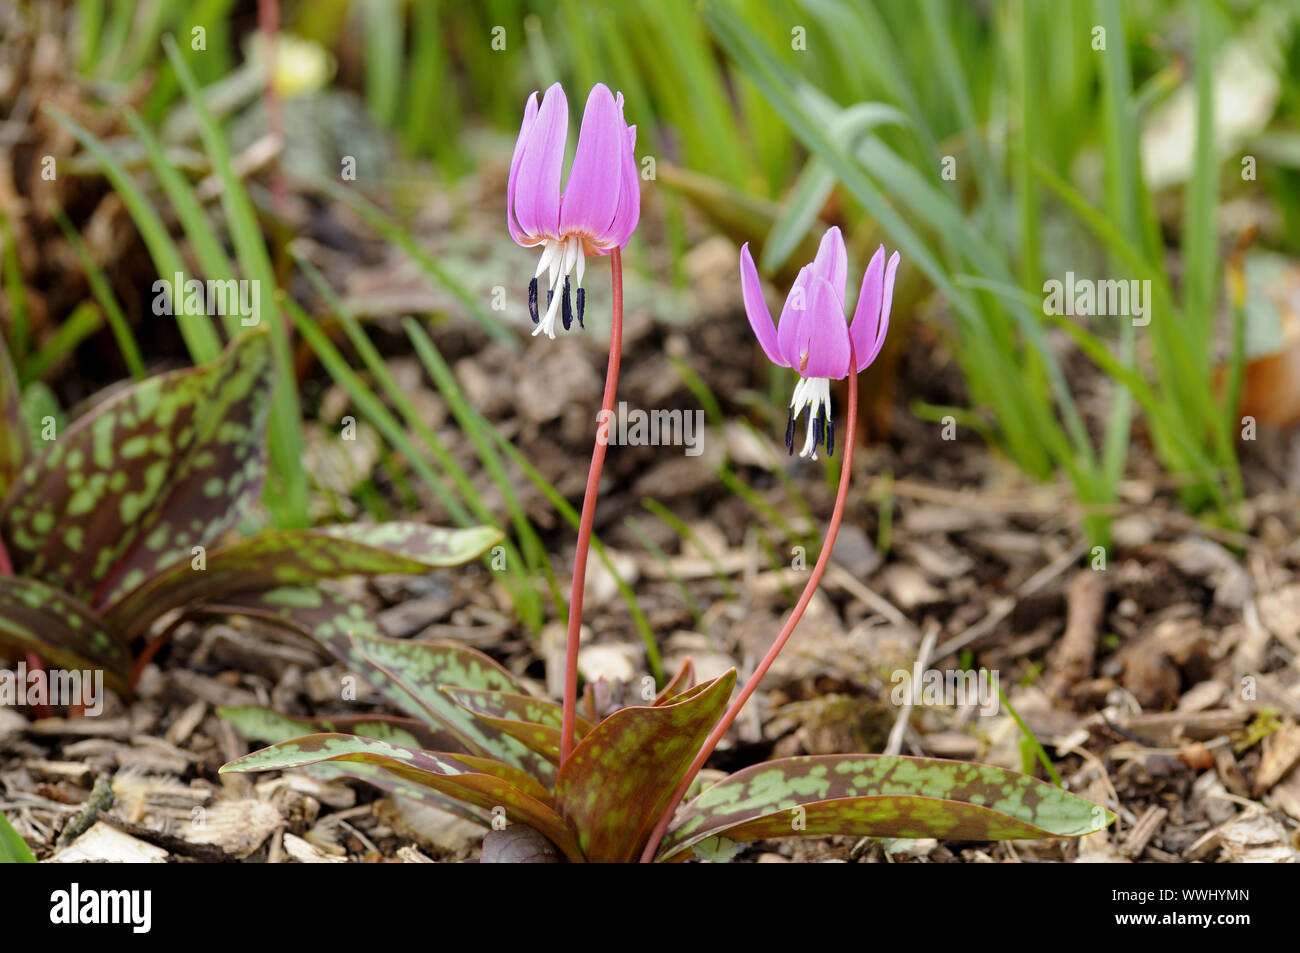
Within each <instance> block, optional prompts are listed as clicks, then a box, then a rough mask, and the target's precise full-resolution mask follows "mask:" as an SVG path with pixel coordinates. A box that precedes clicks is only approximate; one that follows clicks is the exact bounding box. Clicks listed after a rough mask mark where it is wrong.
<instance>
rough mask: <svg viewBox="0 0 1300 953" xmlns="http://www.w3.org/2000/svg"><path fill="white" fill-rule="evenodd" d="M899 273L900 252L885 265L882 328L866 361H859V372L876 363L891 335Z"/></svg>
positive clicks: (895, 253)
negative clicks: (890, 317) (896, 281)
mask: <svg viewBox="0 0 1300 953" xmlns="http://www.w3.org/2000/svg"><path fill="white" fill-rule="evenodd" d="M897 271H898V252H894V253H893V254H892V255H890V256H889V264H887V265H885V287H884V291H883V292H882V294H881V296H880V327H879V329H878V330H877V331H876V341H875V344H873V345H872V348H871V351H870V353H869V354H868V355H867V358H866V360H865V361H864V360H862V359H859V360H858V370H862V369H863V368H864V367H866V366H867V365H868V364H870V363H871V362H872V361H874V360H875V359H876V357H877V356H878V355H879V354H880V349H881V348H882V347H884V346H885V335H886V334H888V333H889V309H890V307H891V306H892V305H893V303H894V275H895V273H896V272H897ZM855 346H856V345H855Z"/></svg>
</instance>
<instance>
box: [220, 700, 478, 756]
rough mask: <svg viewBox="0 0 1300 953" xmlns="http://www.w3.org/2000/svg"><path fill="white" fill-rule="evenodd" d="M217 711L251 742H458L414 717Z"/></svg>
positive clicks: (440, 745) (431, 746)
mask: <svg viewBox="0 0 1300 953" xmlns="http://www.w3.org/2000/svg"><path fill="white" fill-rule="evenodd" d="M217 714H218V715H220V716H221V717H222V718H224V719H225V720H226V721H228V722H230V723H231V724H232V725H234V726H235V728H236V729H238V731H239V733H240V734H241V735H243V736H244V737H245V738H248V739H250V740H252V741H261V742H265V743H266V744H277V743H278V742H281V741H291V740H292V739H294V738H301V737H302V736H303V735H317V734H341V735H359V736H360V737H362V738H374V739H376V740H378V741H386V742H388V743H389V744H392V745H402V746H404V747H407V748H420V749H423V750H424V751H445V752H448V753H449V754H460V753H462V752H463V750H464V749H463V748H462V747H461V745H460V743H459V742H458V741H457V740H456V739H455V738H454V737H452V736H451V735H450V734H448V733H447V732H445V731H437V730H435V729H433V728H430V727H429V726H428V725H427V724H425V723H424V722H422V721H418V720H416V719H415V718H397V717H389V716H384V715H340V716H337V717H334V718H295V717H291V716H289V715H282V714H280V713H279V712H278V711H272V710H271V709H270V708H259V707H257V706H255V705H248V706H235V707H229V708H218V709H217Z"/></svg>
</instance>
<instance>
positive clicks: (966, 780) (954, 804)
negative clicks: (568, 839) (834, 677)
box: [658, 754, 1114, 860]
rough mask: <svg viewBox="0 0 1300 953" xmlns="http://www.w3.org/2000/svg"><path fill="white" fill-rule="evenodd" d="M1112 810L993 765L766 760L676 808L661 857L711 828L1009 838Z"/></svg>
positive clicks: (742, 832)
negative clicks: (680, 808)
mask: <svg viewBox="0 0 1300 953" xmlns="http://www.w3.org/2000/svg"><path fill="white" fill-rule="evenodd" d="M796 809H800V810H796ZM1112 820H1114V816H1113V815H1111V814H1110V812H1109V811H1106V810H1105V809H1103V808H1101V807H1098V806H1097V805H1095V804H1093V803H1092V802H1091V801H1086V800H1084V799H1083V798H1081V797H1078V796H1077V795H1074V794H1070V793H1068V792H1066V791H1062V790H1061V789H1060V788H1056V787H1052V786H1051V785H1050V784H1044V783H1043V782H1042V781H1039V780H1038V779H1037V778H1031V777H1029V776H1028V775H1024V774H1017V773H1016V772H1014V771H1006V770H1003V769H1002V768H995V767H993V766H992V765H986V764H972V763H966V762H962V761H943V760H939V759H934V758H908V757H896V756H891V755H865V754H861V755H816V756H809V757H800V758H782V759H780V760H777V761H769V762H766V763H764V764H757V765H754V766H753V767H751V768H746V769H745V770H743V771H738V772H736V773H735V774H733V775H731V776H729V777H726V778H723V779H722V780H721V781H719V782H718V783H717V784H715V785H713V786H712V787H710V788H708V789H707V790H706V791H704V792H703V793H702V794H701V795H700V796H699V797H697V798H696V799H695V800H694V801H692V802H691V803H690V804H688V805H687V806H686V807H685V808H683V809H682V811H681V812H680V813H679V814H678V815H677V818H676V819H675V820H674V822H673V824H672V826H671V827H670V828H669V830H668V834H667V836H665V837H664V840H663V844H662V845H661V846H660V849H659V854H658V859H659V860H673V859H681V857H682V856H683V855H684V854H685V852H686V851H688V850H689V849H690V848H691V846H692V845H694V844H697V843H700V842H702V841H704V840H705V839H706V838H713V837H721V838H725V839H727V840H731V841H746V840H757V839H761V838H768V837H793V836H797V835H810V834H851V835H854V836H870V837H937V838H945V839H948V840H978V841H987V840H1013V839H1017V838H1037V837H1078V836H1080V835H1082V834H1090V833H1092V832H1093V831H1098V830H1101V829H1102V828H1104V827H1105V826H1106V825H1107V824H1109V823H1110V822H1111V821H1112ZM796 821H797V822H798V823H797V824H796Z"/></svg>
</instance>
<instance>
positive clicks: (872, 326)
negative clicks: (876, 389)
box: [849, 245, 885, 370]
mask: <svg viewBox="0 0 1300 953" xmlns="http://www.w3.org/2000/svg"><path fill="white" fill-rule="evenodd" d="M884 276H885V246H884V245H881V246H880V247H879V248H877V249H876V253H875V254H874V255H872V256H871V263H870V264H869V265H867V270H866V273H865V274H863V276H862V290H861V291H859V292H858V306H857V307H856V308H855V309H854V311H853V323H852V324H851V325H849V335H850V336H851V337H852V338H853V353H854V355H855V356H856V357H857V364H858V370H862V369H863V368H864V367H866V366H867V365H868V364H869V363H871V359H870V357H869V355H870V354H871V351H872V348H874V347H875V346H876V336H877V333H878V332H879V330H880V296H881V294H882V293H883V282H884Z"/></svg>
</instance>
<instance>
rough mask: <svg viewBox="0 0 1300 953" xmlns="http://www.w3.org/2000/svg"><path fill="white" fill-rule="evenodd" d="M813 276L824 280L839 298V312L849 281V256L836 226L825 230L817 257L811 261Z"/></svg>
mask: <svg viewBox="0 0 1300 953" xmlns="http://www.w3.org/2000/svg"><path fill="white" fill-rule="evenodd" d="M813 274H815V275H816V276H817V277H818V278H825V279H826V280H827V281H829V282H830V283H831V287H832V288H833V289H835V293H836V294H837V295H839V296H840V310H841V311H842V310H843V307H844V290H845V285H846V283H847V282H848V280H849V256H848V252H847V251H846V250H845V248H844V236H843V235H841V234H840V229H839V226H838V225H832V226H831V227H830V228H828V229H826V234H825V235H823V236H822V243H821V245H820V246H818V248H817V257H816V258H815V259H813Z"/></svg>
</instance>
